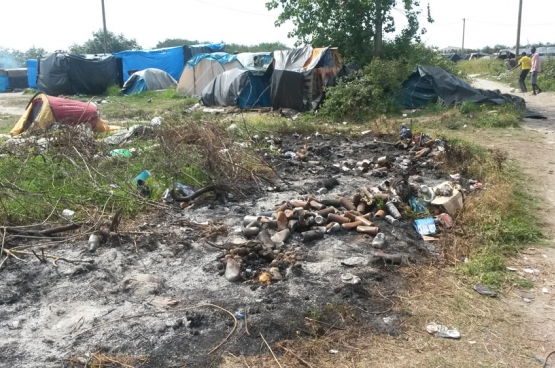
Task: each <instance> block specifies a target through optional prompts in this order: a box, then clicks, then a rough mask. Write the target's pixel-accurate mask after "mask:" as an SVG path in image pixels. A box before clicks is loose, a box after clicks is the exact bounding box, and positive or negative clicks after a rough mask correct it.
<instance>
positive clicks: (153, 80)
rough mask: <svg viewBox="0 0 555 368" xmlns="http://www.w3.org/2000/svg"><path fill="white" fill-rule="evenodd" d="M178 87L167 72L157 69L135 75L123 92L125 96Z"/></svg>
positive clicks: (149, 69) (146, 70) (125, 85)
mask: <svg viewBox="0 0 555 368" xmlns="http://www.w3.org/2000/svg"><path fill="white" fill-rule="evenodd" d="M176 85H177V81H176V80H175V79H173V78H172V76H171V75H169V74H168V73H166V72H165V71H163V70H160V69H156V68H148V69H145V70H141V71H139V72H135V73H133V74H132V75H131V77H129V79H128V80H127V81H126V82H125V84H124V85H123V88H122V90H121V92H122V93H123V94H124V95H131V94H133V93H141V92H144V91H148V90H150V91H156V90H160V89H167V88H172V87H175V86H176Z"/></svg>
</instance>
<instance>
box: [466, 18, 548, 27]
mask: <svg viewBox="0 0 555 368" xmlns="http://www.w3.org/2000/svg"><path fill="white" fill-rule="evenodd" d="M467 21H469V22H474V23H483V24H494V25H497V26H506V27H516V26H517V25H516V24H509V23H496V22H485V21H482V20H472V19H467ZM554 24H555V23H543V24H523V25H522V26H523V27H536V26H551V25H554Z"/></svg>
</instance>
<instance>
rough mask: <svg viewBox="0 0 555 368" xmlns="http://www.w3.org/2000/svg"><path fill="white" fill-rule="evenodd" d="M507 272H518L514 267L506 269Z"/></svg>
mask: <svg viewBox="0 0 555 368" xmlns="http://www.w3.org/2000/svg"><path fill="white" fill-rule="evenodd" d="M507 271H512V272H515V271H518V269H517V268H514V267H507Z"/></svg>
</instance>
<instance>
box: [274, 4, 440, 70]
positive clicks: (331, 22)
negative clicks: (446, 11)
mask: <svg viewBox="0 0 555 368" xmlns="http://www.w3.org/2000/svg"><path fill="white" fill-rule="evenodd" d="M399 2H400V3H402V5H401V6H402V7H403V10H401V12H402V13H403V14H405V15H406V17H407V21H408V25H407V27H405V28H404V29H402V30H401V31H400V32H398V36H397V37H396V42H398V43H405V44H406V43H410V40H414V39H416V40H418V27H419V23H418V15H419V14H420V13H421V10H420V8H419V7H420V1H419V0H403V1H397V0H379V1H376V0H352V1H345V2H342V3H341V4H340V5H339V4H338V3H337V1H334V0H319V1H316V2H315V1H305V0H270V1H267V2H266V7H267V8H268V9H269V10H271V9H278V8H279V9H281V10H282V12H281V14H280V15H279V17H278V20H277V21H276V22H275V24H276V26H281V25H283V24H285V23H286V22H288V21H292V22H293V24H294V26H295V28H294V29H293V31H291V32H290V33H289V34H288V37H290V38H296V39H297V40H298V41H297V45H299V44H313V45H325V46H328V45H331V46H337V47H339V50H341V54H342V55H343V56H344V57H345V58H346V59H347V60H356V61H357V62H358V63H359V64H361V65H365V64H367V63H368V62H370V60H371V59H372V56H373V55H378V56H381V55H383V52H382V51H383V50H382V34H383V33H386V34H387V33H393V32H395V31H397V29H396V26H395V22H394V18H393V15H392V11H393V10H394V9H397V8H396V6H397V3H399ZM397 10H399V9H397ZM428 15H429V14H428ZM428 21H432V20H431V18H430V17H429V16H428Z"/></svg>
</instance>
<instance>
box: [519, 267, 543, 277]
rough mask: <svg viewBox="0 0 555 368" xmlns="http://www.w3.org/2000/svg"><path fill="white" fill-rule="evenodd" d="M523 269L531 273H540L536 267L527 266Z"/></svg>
mask: <svg viewBox="0 0 555 368" xmlns="http://www.w3.org/2000/svg"><path fill="white" fill-rule="evenodd" d="M523 271H524V272H526V273H530V274H532V275H535V276H537V275H539V274H540V270H538V269H535V268H525V269H524V270H523Z"/></svg>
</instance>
